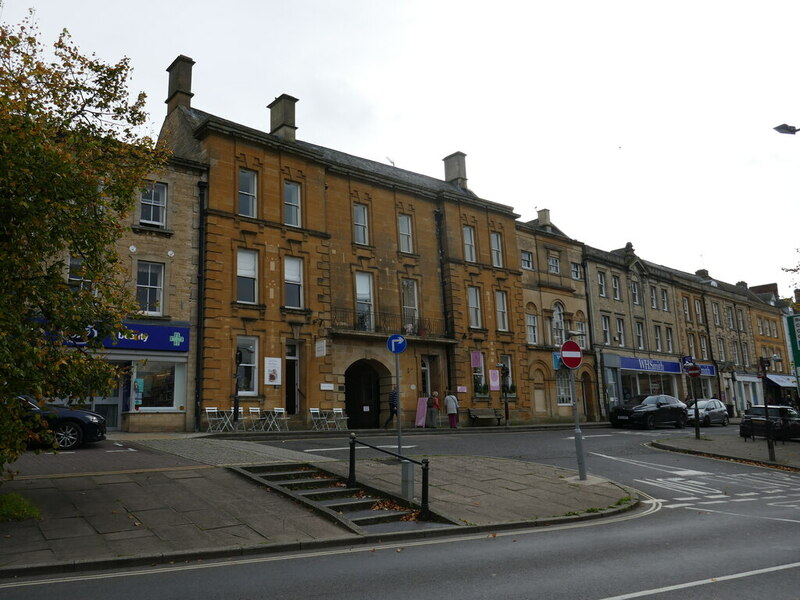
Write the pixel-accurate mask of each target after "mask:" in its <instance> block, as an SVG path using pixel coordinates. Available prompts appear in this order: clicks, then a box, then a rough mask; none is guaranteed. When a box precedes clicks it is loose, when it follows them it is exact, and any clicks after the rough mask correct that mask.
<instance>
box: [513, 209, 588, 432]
mask: <svg viewBox="0 0 800 600" xmlns="http://www.w3.org/2000/svg"><path fill="white" fill-rule="evenodd" d="M517 244H518V245H519V251H520V268H521V271H522V285H523V302H522V304H523V310H524V316H525V334H526V336H525V344H526V347H527V355H528V359H527V363H528V372H527V373H526V380H527V381H526V383H527V386H528V387H529V388H530V392H529V394H530V398H531V407H530V412H529V413H528V414H526V415H525V417H527V419H529V420H532V421H547V420H563V419H567V418H570V417H571V414H572V398H571V392H570V388H569V378H568V373H567V372H566V371H565V370H564V369H559V368H558V366H557V365H556V364H554V359H553V355H554V353H556V352H558V351H559V350H560V347H561V344H563V343H564V341H565V340H566V339H568V338H571V339H573V340H574V341H576V342H577V343H578V345H579V346H580V347H581V349H582V350H583V362H582V364H581V366H580V367H579V369H578V370H577V373H576V374H575V377H576V394H577V396H578V398H579V406H580V407H581V410H582V413H583V414H582V419H585V420H590V421H598V420H600V419H601V417H602V414H603V411H602V407H601V405H600V403H599V402H598V399H599V395H598V390H597V379H596V372H595V368H596V362H595V355H594V353H592V352H591V351H590V349H591V343H590V331H589V309H588V304H587V297H586V280H585V277H584V267H583V244H581V243H580V242H577V241H575V240H573V239H571V238H570V237H568V236H567V235H566V234H565V233H564V232H563V231H561V229H559V228H558V227H556V225H555V224H554V223H553V222H552V221H551V220H550V211H549V210H547V209H542V210H539V211H538V218H537V219H535V220H533V221H530V222H528V223H517Z"/></svg>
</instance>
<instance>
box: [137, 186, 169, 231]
mask: <svg viewBox="0 0 800 600" xmlns="http://www.w3.org/2000/svg"><path fill="white" fill-rule="evenodd" d="M167 192H168V190H167V184H166V183H161V182H159V181H149V182H147V185H146V186H145V189H143V190H142V193H141V197H140V202H139V224H140V225H149V226H151V227H160V228H162V229H164V228H166V226H167ZM145 213H147V216H145ZM154 213H157V216H154Z"/></svg>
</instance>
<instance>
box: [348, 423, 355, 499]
mask: <svg viewBox="0 0 800 600" xmlns="http://www.w3.org/2000/svg"><path fill="white" fill-rule="evenodd" d="M355 485H356V434H355V433H351V434H350V473H349V474H348V476H347V487H355Z"/></svg>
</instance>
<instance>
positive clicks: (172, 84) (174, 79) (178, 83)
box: [165, 54, 194, 114]
mask: <svg viewBox="0 0 800 600" xmlns="http://www.w3.org/2000/svg"><path fill="white" fill-rule="evenodd" d="M193 65H194V61H193V60H192V59H191V58H189V57H188V56H184V55H183V54H181V55H180V56H178V58H176V59H175V60H173V61H172V64H171V65H170V66H168V67H167V73H169V93H168V94H167V99H166V100H165V102H166V103H167V114H169V113H171V112H172V111H173V110H175V109H176V108H177V107H179V106H185V107H187V108H189V107H191V106H192V96H194V94H193V93H192V66H193Z"/></svg>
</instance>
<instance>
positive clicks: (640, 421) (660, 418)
mask: <svg viewBox="0 0 800 600" xmlns="http://www.w3.org/2000/svg"><path fill="white" fill-rule="evenodd" d="M686 420H687V414H686V405H685V404H684V403H683V402H681V401H680V400H678V399H677V398H676V397H675V396H668V395H667V394H654V395H652V396H647V395H642V396H636V397H635V398H633V399H632V400H630V401H629V402H626V403H625V404H620V405H618V406H615V407H614V408H612V409H611V425H612V426H613V427H624V426H626V425H638V426H639V427H645V428H647V429H653V428H654V427H655V426H656V425H675V427H684V426H685V425H686Z"/></svg>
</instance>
